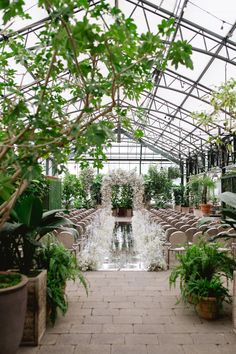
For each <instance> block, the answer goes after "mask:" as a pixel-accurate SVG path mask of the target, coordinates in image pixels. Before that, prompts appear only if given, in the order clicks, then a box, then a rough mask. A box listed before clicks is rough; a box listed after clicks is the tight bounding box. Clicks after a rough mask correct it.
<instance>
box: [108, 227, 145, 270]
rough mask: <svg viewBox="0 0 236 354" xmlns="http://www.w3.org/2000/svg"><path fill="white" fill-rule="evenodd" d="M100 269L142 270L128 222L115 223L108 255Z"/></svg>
mask: <svg viewBox="0 0 236 354" xmlns="http://www.w3.org/2000/svg"><path fill="white" fill-rule="evenodd" d="M101 270H143V265H142V262H141V259H140V257H139V255H138V254H137V252H136V251H135V243H134V239H133V233H132V224H131V223H130V222H120V221H117V222H116V223H115V226H114V230H113V235H112V240H111V245H110V250H109V255H108V257H106V258H105V260H104V263H103V265H102V268H101Z"/></svg>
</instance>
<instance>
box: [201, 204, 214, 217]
mask: <svg viewBox="0 0 236 354" xmlns="http://www.w3.org/2000/svg"><path fill="white" fill-rule="evenodd" d="M200 208H201V212H202V215H203V216H204V215H209V214H210V211H211V204H201V205H200Z"/></svg>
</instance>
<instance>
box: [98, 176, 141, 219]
mask: <svg viewBox="0 0 236 354" xmlns="http://www.w3.org/2000/svg"><path fill="white" fill-rule="evenodd" d="M116 184H119V185H123V184H129V185H130V186H131V188H132V189H133V206H134V210H138V209H141V208H143V195H144V184H143V178H142V176H138V175H137V173H136V171H135V170H132V171H124V170H121V169H117V170H114V171H112V172H110V173H109V174H108V175H106V176H104V177H103V182H102V187H101V192H102V206H103V207H104V208H106V209H108V210H110V212H111V208H112V204H111V198H112V186H114V185H116Z"/></svg>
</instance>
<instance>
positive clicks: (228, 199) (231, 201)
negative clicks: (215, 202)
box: [219, 192, 236, 208]
mask: <svg viewBox="0 0 236 354" xmlns="http://www.w3.org/2000/svg"><path fill="white" fill-rule="evenodd" d="M219 198H220V200H221V201H222V202H224V203H226V204H228V205H229V206H231V207H233V208H236V193H232V192H224V193H221V194H220V195H219Z"/></svg>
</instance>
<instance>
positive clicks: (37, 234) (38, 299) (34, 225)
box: [0, 195, 71, 345]
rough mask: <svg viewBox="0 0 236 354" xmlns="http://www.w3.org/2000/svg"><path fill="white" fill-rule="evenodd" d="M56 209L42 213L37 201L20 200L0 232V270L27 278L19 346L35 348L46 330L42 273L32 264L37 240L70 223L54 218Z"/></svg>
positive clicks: (34, 263) (29, 196)
mask: <svg viewBox="0 0 236 354" xmlns="http://www.w3.org/2000/svg"><path fill="white" fill-rule="evenodd" d="M57 212H58V210H51V211H48V212H45V213H43V207H42V202H41V200H40V199H39V198H37V197H35V196H32V195H26V196H25V197H24V198H23V197H22V198H20V199H19V200H18V202H17V203H16V206H15V208H14V210H13V213H12V218H11V220H10V221H8V222H6V223H5V225H4V226H3V227H2V228H1V230H0V270H8V269H13V270H18V271H19V272H20V273H22V274H25V275H27V276H28V278H29V282H28V285H27V288H28V302H27V313H26V320H25V328H24V333H23V343H25V344H28V345H37V344H38V343H39V341H40V338H41V337H42V335H43V333H44V331H45V328H46V270H42V269H40V270H39V268H38V265H37V263H36V262H35V255H36V250H37V248H38V247H40V245H41V244H40V240H41V238H42V237H43V236H44V235H45V234H47V233H48V232H50V231H53V230H54V229H55V228H57V227H61V226H63V225H68V224H69V223H71V222H70V221H69V220H68V219H66V218H63V217H60V216H57Z"/></svg>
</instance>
